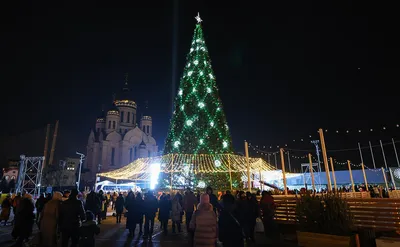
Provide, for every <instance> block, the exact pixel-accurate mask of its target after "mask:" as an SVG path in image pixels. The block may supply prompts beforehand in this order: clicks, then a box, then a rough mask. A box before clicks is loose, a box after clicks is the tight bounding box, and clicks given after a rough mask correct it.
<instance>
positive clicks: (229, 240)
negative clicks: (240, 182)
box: [218, 196, 244, 247]
mask: <svg viewBox="0 0 400 247" xmlns="http://www.w3.org/2000/svg"><path fill="white" fill-rule="evenodd" d="M222 202H223V205H224V207H223V209H222V210H221V213H220V214H219V220H218V238H219V241H221V242H222V244H223V246H224V247H243V246H244V241H243V238H244V236H243V235H244V234H243V229H242V226H241V225H240V223H239V221H238V220H237V216H236V215H235V213H234V205H235V204H234V203H235V201H234V200H233V201H232V198H231V197H229V196H223V197H222Z"/></svg>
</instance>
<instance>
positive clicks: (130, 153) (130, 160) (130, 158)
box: [129, 148, 133, 162]
mask: <svg viewBox="0 0 400 247" xmlns="http://www.w3.org/2000/svg"><path fill="white" fill-rule="evenodd" d="M132 155H133V150H132V148H130V149H129V162H132Z"/></svg>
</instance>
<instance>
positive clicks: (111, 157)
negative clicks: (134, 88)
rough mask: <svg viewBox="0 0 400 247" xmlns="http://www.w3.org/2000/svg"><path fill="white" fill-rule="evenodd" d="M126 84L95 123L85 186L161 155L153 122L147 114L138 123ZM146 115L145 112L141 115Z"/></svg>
mask: <svg viewBox="0 0 400 247" xmlns="http://www.w3.org/2000/svg"><path fill="white" fill-rule="evenodd" d="M130 94H131V90H130V89H129V87H128V83H127V81H125V85H124V87H123V88H122V90H121V93H120V94H119V95H116V97H115V100H114V103H113V105H112V107H111V108H110V109H109V110H108V111H107V112H106V113H104V112H103V114H102V115H101V116H99V117H98V118H97V119H96V123H95V126H94V129H92V130H91V132H90V134H89V139H88V143H87V155H86V158H85V165H84V167H85V168H86V169H88V172H86V174H85V178H86V182H88V183H92V182H94V179H95V174H96V173H97V172H106V171H111V170H114V169H118V168H121V167H123V166H125V165H127V164H129V163H131V162H133V161H134V160H136V159H138V158H145V157H153V156H156V155H157V153H158V146H157V143H156V140H155V139H154V138H153V135H152V132H153V131H152V128H153V125H152V118H151V116H148V115H146V114H144V115H143V116H142V117H141V118H140V119H139V123H138V119H137V115H136V113H137V105H136V103H135V101H133V100H132V97H131V95H130ZM142 113H145V112H142Z"/></svg>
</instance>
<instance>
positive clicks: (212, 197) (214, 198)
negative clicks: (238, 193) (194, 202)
mask: <svg viewBox="0 0 400 247" xmlns="http://www.w3.org/2000/svg"><path fill="white" fill-rule="evenodd" d="M206 193H207V194H208V196H209V197H210V203H211V205H212V206H213V210H214V212H216V211H217V209H218V211H220V210H221V209H222V207H221V204H219V202H218V198H217V196H216V195H214V194H213V189H212V188H211V187H210V186H208V187H207V189H206Z"/></svg>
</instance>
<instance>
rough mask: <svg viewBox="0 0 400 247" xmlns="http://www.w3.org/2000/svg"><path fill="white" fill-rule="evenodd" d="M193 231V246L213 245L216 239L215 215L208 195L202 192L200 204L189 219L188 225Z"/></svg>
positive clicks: (211, 246)
mask: <svg viewBox="0 0 400 247" xmlns="http://www.w3.org/2000/svg"><path fill="white" fill-rule="evenodd" d="M189 228H190V229H191V230H192V231H193V232H194V238H193V246H195V247H199V246H201V247H208V246H209V247H215V244H216V241H217V231H218V229H217V228H218V226H217V216H216V214H215V212H214V210H213V206H212V205H211V204H210V196H209V195H208V194H203V195H201V197H200V204H199V205H198V206H197V210H196V212H195V213H194V214H193V217H192V220H191V221H190V227H189Z"/></svg>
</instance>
